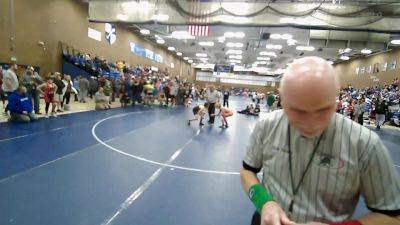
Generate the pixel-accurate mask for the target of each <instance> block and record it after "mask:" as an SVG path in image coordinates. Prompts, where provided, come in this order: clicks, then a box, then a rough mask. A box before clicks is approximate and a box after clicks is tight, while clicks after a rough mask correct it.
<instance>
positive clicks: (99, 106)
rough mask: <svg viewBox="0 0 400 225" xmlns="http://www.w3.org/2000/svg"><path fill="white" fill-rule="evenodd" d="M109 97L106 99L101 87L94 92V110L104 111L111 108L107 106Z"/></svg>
mask: <svg viewBox="0 0 400 225" xmlns="http://www.w3.org/2000/svg"><path fill="white" fill-rule="evenodd" d="M109 101H110V100H109V97H107V96H106V95H105V94H104V90H103V88H102V87H100V88H99V90H98V91H97V92H96V94H95V95H94V102H95V104H96V105H95V109H96V110H104V109H110V108H111V106H110V104H108V102H109Z"/></svg>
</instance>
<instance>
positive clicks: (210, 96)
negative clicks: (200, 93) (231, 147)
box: [205, 85, 221, 125]
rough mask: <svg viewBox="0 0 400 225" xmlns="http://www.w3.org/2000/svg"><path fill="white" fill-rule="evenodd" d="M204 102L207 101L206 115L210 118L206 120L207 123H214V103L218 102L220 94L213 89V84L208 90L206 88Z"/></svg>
mask: <svg viewBox="0 0 400 225" xmlns="http://www.w3.org/2000/svg"><path fill="white" fill-rule="evenodd" d="M205 98H206V102H208V104H209V106H208V116H209V117H210V119H209V120H208V123H209V124H211V125H212V124H214V119H215V115H214V114H215V103H217V102H219V99H220V98H221V94H220V93H219V92H218V91H217V90H215V87H214V86H213V85H210V87H209V90H207V92H206V95H205Z"/></svg>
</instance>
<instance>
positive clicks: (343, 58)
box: [340, 55, 350, 60]
mask: <svg viewBox="0 0 400 225" xmlns="http://www.w3.org/2000/svg"><path fill="white" fill-rule="evenodd" d="M340 59H341V60H349V59H350V57H348V56H347V55H342V56H340Z"/></svg>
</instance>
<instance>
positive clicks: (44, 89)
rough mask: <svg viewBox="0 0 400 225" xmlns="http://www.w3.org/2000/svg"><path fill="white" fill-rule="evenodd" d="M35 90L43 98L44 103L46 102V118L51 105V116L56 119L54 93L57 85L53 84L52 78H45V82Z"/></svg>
mask: <svg viewBox="0 0 400 225" xmlns="http://www.w3.org/2000/svg"><path fill="white" fill-rule="evenodd" d="M37 89H38V90H39V91H40V92H41V93H42V95H43V96H44V101H45V102H46V118H48V117H49V106H50V103H51V115H52V116H54V117H57V114H56V111H55V110H56V105H57V101H56V93H57V85H56V84H54V82H53V78H50V77H49V78H47V80H46V82H45V83H43V84H41V85H39V86H38V87H37Z"/></svg>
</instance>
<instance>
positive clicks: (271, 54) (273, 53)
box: [260, 52, 276, 57]
mask: <svg viewBox="0 0 400 225" xmlns="http://www.w3.org/2000/svg"><path fill="white" fill-rule="evenodd" d="M260 55H265V56H272V57H276V53H275V52H260Z"/></svg>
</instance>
